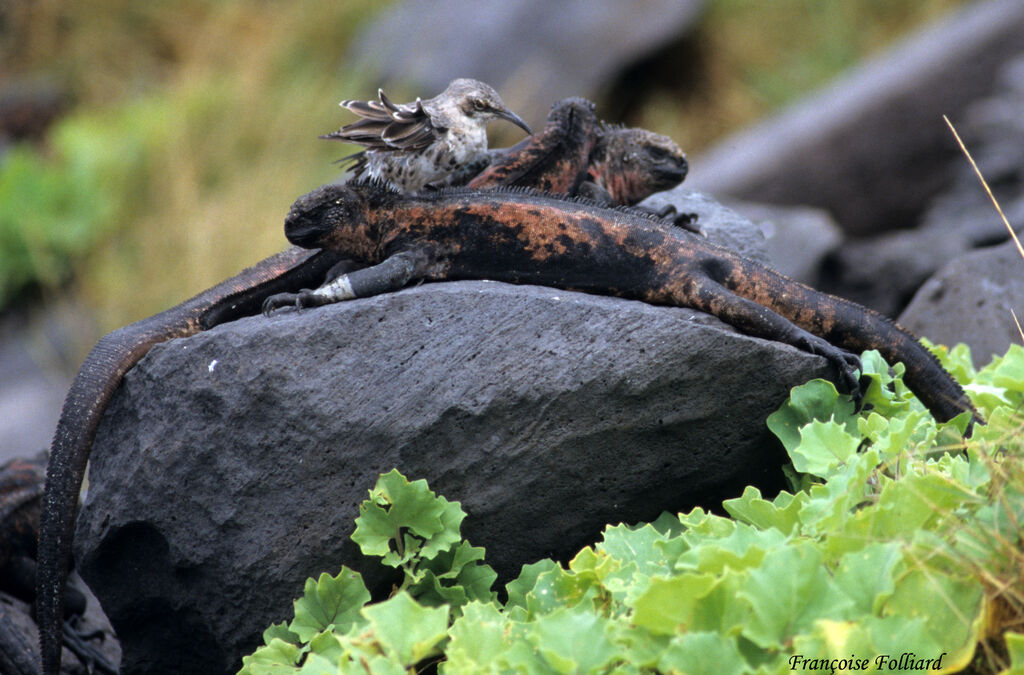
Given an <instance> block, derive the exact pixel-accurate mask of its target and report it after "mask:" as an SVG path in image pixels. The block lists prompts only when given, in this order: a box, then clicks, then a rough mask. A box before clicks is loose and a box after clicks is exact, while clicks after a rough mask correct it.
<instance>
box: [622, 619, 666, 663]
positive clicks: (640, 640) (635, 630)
mask: <svg viewBox="0 0 1024 675" xmlns="http://www.w3.org/2000/svg"><path fill="white" fill-rule="evenodd" d="M672 637H673V636H672V635H662V634H659V633H651V632H650V631H648V630H647V629H645V628H640V627H637V626H629V625H627V626H624V627H622V629H621V630H620V631H619V633H618V639H617V640H616V642H618V643H619V644H621V645H622V646H623V647H625V655H624V656H623V658H624V660H625V661H626V662H627V663H629V664H630V665H633V666H637V667H639V668H645V669H647V670H645V671H641V672H645V673H649V672H650V671H652V670H654V669H655V668H657V667H658V660H659V659H661V655H662V654H664V653H665V650H666V649H668V644H669V641H670V640H671V639H672Z"/></svg>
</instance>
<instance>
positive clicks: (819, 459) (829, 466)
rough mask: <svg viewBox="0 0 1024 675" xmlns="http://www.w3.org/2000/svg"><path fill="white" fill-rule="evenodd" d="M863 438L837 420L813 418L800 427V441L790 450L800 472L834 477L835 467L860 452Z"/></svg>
mask: <svg viewBox="0 0 1024 675" xmlns="http://www.w3.org/2000/svg"><path fill="white" fill-rule="evenodd" d="M859 444H860V438H858V437H855V436H852V435H850V434H849V433H847V431H846V429H845V428H844V427H843V426H842V425H839V424H836V423H835V422H831V421H829V422H821V421H819V420H813V421H811V422H810V423H808V424H806V425H805V426H803V427H801V428H800V444H799V445H798V446H797V447H795V448H793V449H791V450H790V451H789V456H790V458H791V459H792V460H793V466H794V467H796V470H797V471H799V472H800V473H809V474H813V475H815V476H819V477H821V478H830V477H831V476H832V475H833V473H834V469H835V467H837V466H839V465H842V464H846V463H847V462H848V461H849V460H850V458H851V457H853V456H854V455H856V453H857V446H858V445H859Z"/></svg>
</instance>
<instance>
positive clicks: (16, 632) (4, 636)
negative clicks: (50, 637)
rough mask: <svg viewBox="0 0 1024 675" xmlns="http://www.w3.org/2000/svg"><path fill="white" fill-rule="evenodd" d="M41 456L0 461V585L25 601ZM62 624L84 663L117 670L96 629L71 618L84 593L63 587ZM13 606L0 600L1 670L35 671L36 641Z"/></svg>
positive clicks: (31, 590)
mask: <svg viewBox="0 0 1024 675" xmlns="http://www.w3.org/2000/svg"><path fill="white" fill-rule="evenodd" d="M45 467H46V463H45V461H42V460H40V459H32V460H24V459H14V460H11V461H9V462H7V463H6V464H4V465H3V466H0V591H3V592H5V593H8V594H10V595H12V596H14V597H15V598H18V599H19V600H21V601H23V602H26V603H33V602H34V600H35V596H36V555H37V548H38V540H39V516H40V512H41V511H42V501H43V479H44V476H45ZM66 593H67V603H66V607H65V612H64V616H65V618H66V619H67V620H66V621H65V622H64V626H63V642H64V645H65V646H66V647H67V648H68V649H70V650H71V652H72V653H74V654H75V655H76V656H77V657H78V658H79V660H80V661H81V662H82V663H83V664H92V668H93V671H92V672H97V673H100V672H101V673H116V672H117V668H116V667H115V666H114V665H113V664H112V663H110V662H109V661H108V660H107V658H106V657H105V656H104V655H103V654H102V653H101V652H100V651H99V650H98V649H97V648H96V647H95V646H94V645H93V644H92V643H91V642H90V641H91V640H92V639H93V638H94V637H97V636H98V637H102V636H103V635H104V634H103V633H102V632H99V633H98V634H97V633H95V632H83V631H82V630H80V629H79V628H78V627H76V624H75V622H76V621H77V619H78V618H79V617H81V615H82V614H84V613H85V610H86V604H87V602H88V601H87V599H86V596H85V594H83V593H82V592H81V591H79V590H78V589H76V588H74V587H70V586H69V587H68V588H67V589H66ZM17 611H18V610H17V609H16V608H14V607H11V606H6V608H5V607H4V606H3V604H2V603H0V673H4V674H5V675H7V674H8V673H10V675H22V674H25V675H38V673H39V670H40V665H41V664H40V662H39V645H38V644H36V642H35V641H34V640H30V639H28V638H27V633H26V631H24V630H23V629H22V628H21V626H20V625H18V623H17V622H16V621H14V620H13V613H14V612H17Z"/></svg>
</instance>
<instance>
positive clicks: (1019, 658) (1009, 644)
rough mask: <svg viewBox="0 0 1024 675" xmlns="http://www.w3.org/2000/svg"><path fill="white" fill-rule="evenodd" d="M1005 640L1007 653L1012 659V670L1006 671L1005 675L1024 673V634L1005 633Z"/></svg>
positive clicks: (1001, 674)
mask: <svg viewBox="0 0 1024 675" xmlns="http://www.w3.org/2000/svg"><path fill="white" fill-rule="evenodd" d="M1003 639H1004V640H1006V652H1007V655H1008V656H1009V657H1010V668H1009V670H1004V671H1003V673H1000V675H1003V674H1004V673H1008V674H1009V675H1017V673H1016V672H1015V671H1020V672H1021V673H1024V633H1014V632H1011V631H1006V632H1005V633H1003Z"/></svg>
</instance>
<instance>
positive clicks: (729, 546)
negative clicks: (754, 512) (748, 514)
mask: <svg viewBox="0 0 1024 675" xmlns="http://www.w3.org/2000/svg"><path fill="white" fill-rule="evenodd" d="M683 536H684V537H687V538H688V539H689V543H690V548H689V550H687V551H686V552H685V553H683V554H682V555H681V556H679V559H678V560H677V561H676V568H677V569H692V570H695V571H698V572H710V573H713V574H721V573H722V572H723V571H724V570H725V569H726V568H732V569H737V570H742V569H746V568H749V567H754V566H756V565H758V564H760V562H761V559H762V558H764V554H765V552H766V551H768V550H771V549H773V548H778V547H779V546H781V545H783V543H784V542H785V541H786V540H787V537H786V535H784V534H782V533H781V532H779V531H778V530H776V529H769V530H758V529H755V528H753V527H751V526H749V525H746V524H744V523H736V527H734V528H733V530H732V532H730V533H729V534H728V535H726V536H719V537H700V538H698V537H696V536H689V535H683Z"/></svg>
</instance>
